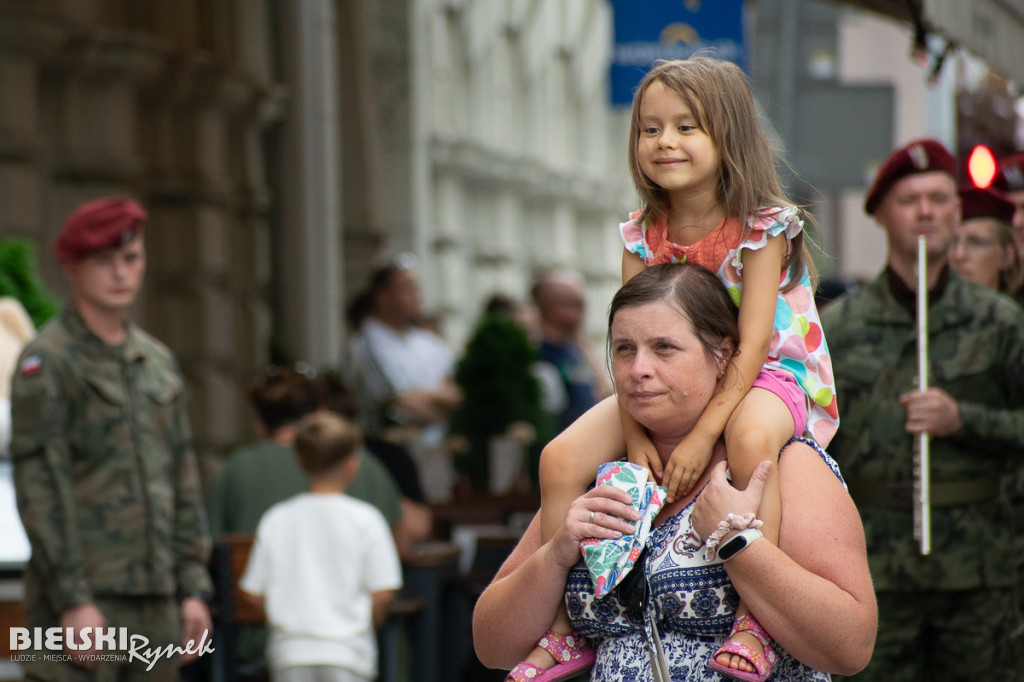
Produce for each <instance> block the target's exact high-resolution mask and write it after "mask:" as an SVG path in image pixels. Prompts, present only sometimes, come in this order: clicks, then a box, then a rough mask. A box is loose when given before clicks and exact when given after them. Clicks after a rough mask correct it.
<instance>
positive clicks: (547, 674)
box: [505, 630, 597, 682]
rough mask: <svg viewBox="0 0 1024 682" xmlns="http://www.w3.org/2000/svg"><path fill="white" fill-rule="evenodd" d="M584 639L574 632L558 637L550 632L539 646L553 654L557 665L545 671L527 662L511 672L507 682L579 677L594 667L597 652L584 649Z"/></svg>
mask: <svg viewBox="0 0 1024 682" xmlns="http://www.w3.org/2000/svg"><path fill="white" fill-rule="evenodd" d="M583 641H584V640H583V638H582V637H580V636H579V635H576V634H574V633H572V632H570V633H568V634H566V635H556V634H555V633H553V632H551V631H550V630H548V631H547V632H545V633H544V636H543V637H541V638H540V639H539V640H538V641H537V646H539V647H540V648H542V649H544V651H546V652H548V653H549V654H551V657H552V658H553V659H555V661H557V662H556V663H555V665H553V666H552V667H550V668H548V669H547V670H543V669H542V668H539V667H537V666H535V665H534V664H532V663H526V662H525V661H524V662H522V663H519V664H517V665H516V667H514V668H512V670H510V671H509V673H508V677H506V678H505V682H556V680H564V679H567V678H569V677H572V676H574V675H578V674H579V673H581V672H583V671H584V670H586V669H587V668H589V667H591V666H592V665H594V659H596V658H597V652H596V651H594V650H593V649H582V648H581V645H582V644H583Z"/></svg>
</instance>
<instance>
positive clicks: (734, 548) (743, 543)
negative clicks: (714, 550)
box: [718, 528, 764, 561]
mask: <svg viewBox="0 0 1024 682" xmlns="http://www.w3.org/2000/svg"><path fill="white" fill-rule="evenodd" d="M761 537H764V534H763V533H762V532H761V531H760V530H758V529H757V528H745V529H743V530H741V531H740V532H738V533H736V535H733V536H732V537H731V538H729V539H728V540H726V541H725V542H723V543H722V544H721V545H720V546H719V547H718V556H719V557H720V558H721V559H722V561H728V560H729V559H731V558H733V557H734V556H736V555H737V554H739V553H740V552H742V551H743V550H745V549H746V548H747V547H749V546H750V545H751V543H753V542H754V540H757V539H758V538H761Z"/></svg>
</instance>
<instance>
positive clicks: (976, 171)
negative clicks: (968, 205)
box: [967, 144, 996, 189]
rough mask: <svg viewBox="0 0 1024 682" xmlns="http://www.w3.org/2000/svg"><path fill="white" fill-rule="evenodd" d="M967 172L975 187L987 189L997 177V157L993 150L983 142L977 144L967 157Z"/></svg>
mask: <svg viewBox="0 0 1024 682" xmlns="http://www.w3.org/2000/svg"><path fill="white" fill-rule="evenodd" d="M967 173H968V174H969V175H970V176H971V182H973V183H974V186H975V187H980V188H981V189H985V188H986V187H988V186H989V185H991V184H992V180H994V179H995V177H996V157H995V156H993V155H992V150H991V149H989V148H988V147H986V146H985V145H983V144H979V145H976V146H975V147H974V149H972V150H971V155H970V156H969V157H967Z"/></svg>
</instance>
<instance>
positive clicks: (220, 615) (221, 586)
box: [210, 533, 267, 682]
mask: <svg viewBox="0 0 1024 682" xmlns="http://www.w3.org/2000/svg"><path fill="white" fill-rule="evenodd" d="M252 543H253V537H252V536H251V535H246V534H242V533H225V534H223V535H222V536H221V537H220V538H218V539H217V543H216V544H215V545H214V551H213V556H212V558H211V566H210V573H211V575H212V576H213V583H214V600H213V608H212V612H213V619H214V628H213V633H214V635H213V636H214V641H216V642H217V644H216V648H215V651H214V661H213V668H214V674H213V678H214V680H215V682H258V681H260V680H266V679H267V675H266V671H255V670H246V669H244V668H241V667H240V666H239V665H238V663H237V661H236V657H235V651H236V638H237V636H238V628H239V627H242V626H248V625H255V626H265V625H266V623H267V617H266V614H265V613H264V612H263V609H261V608H259V607H258V606H257V605H255V604H254V603H253V602H252V601H251V600H249V599H248V598H246V595H245V594H244V593H243V592H242V590H241V588H239V586H238V581H239V580H240V579H241V578H242V574H243V573H245V566H246V564H247V563H248V561H249V553H250V552H251V551H252Z"/></svg>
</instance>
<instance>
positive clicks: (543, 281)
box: [531, 269, 611, 432]
mask: <svg viewBox="0 0 1024 682" xmlns="http://www.w3.org/2000/svg"><path fill="white" fill-rule="evenodd" d="M531 294H532V296H533V300H534V303H535V304H536V306H537V312H538V314H539V315H540V346H539V351H540V359H541V360H542V361H543V362H546V363H549V364H550V365H552V366H554V367H555V369H557V370H558V373H559V375H560V376H561V377H562V386H563V387H564V388H565V394H566V397H567V398H568V402H567V404H566V406H565V408H564V409H563V410H562V411H561V413H560V414H559V415H558V423H557V424H556V432H559V431H563V430H565V429H566V428H567V427H568V426H569V425H570V424H572V423H573V422H574V421H576V419H577V418H579V417H580V415H582V414H583V413H584V412H586V411H587V410H589V409H590V408H591V407H593V406H594V405H596V404H597V403H598V401H600V400H601V399H603V398H606V397H608V396H609V395H611V384H610V382H609V380H608V379H607V372H606V370H605V369H604V367H603V366H602V365H601V363H600V362H599V360H598V359H597V356H596V355H595V353H594V352H593V350H592V349H591V348H590V344H589V343H588V342H587V339H586V335H585V329H584V322H585V319H586V315H585V313H586V300H585V298H584V288H583V278H582V277H581V276H580V275H579V273H577V272H575V271H573V270H565V269H552V270H547V271H545V272H542V273H541V274H540V275H539V276H538V277H537V278H536V280H535V281H534V284H533V289H532V292H531Z"/></svg>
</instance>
